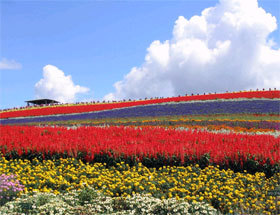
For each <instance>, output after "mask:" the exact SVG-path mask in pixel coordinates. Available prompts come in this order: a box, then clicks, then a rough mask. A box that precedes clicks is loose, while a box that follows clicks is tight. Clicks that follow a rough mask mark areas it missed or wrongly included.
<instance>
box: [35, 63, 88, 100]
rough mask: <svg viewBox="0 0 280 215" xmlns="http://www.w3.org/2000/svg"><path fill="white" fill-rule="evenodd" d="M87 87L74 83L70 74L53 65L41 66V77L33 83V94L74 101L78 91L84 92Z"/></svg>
mask: <svg viewBox="0 0 280 215" xmlns="http://www.w3.org/2000/svg"><path fill="white" fill-rule="evenodd" d="M88 91H89V89H88V88H86V87H81V86H79V85H75V84H74V83H73V81H72V77H71V75H68V76H65V74H64V72H63V71H62V70H60V69H58V68H57V67H55V66H53V65H46V66H45V67H44V68H43V78H42V79H41V80H40V81H38V82H37V83H36V84H35V96H36V98H37V99H39V98H47V99H54V100H57V101H59V102H62V103H65V102H74V101H75V98H76V95H77V94H78V93H86V92H88Z"/></svg>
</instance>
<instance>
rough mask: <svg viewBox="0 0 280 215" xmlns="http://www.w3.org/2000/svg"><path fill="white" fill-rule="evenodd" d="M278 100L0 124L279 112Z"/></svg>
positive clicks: (144, 108)
mask: <svg viewBox="0 0 280 215" xmlns="http://www.w3.org/2000/svg"><path fill="white" fill-rule="evenodd" d="M279 106H280V100H242V101H205V102H192V103H188V102H186V103H184V102H183V103H175V104H174V103H168V104H156V105H145V106H135V107H127V108H121V109H113V110H104V111H99V112H91V113H80V114H68V115H58V116H40V117H26V118H17V119H0V123H1V124H3V125H4V124H26V123H39V122H40V123H42V122H43V123H46V122H50V121H69V120H97V119H107V118H128V117H161V116H181V115H201V114H205V115H210V114H239V113H250V114H279Z"/></svg>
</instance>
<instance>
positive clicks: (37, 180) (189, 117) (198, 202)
mask: <svg viewBox="0 0 280 215" xmlns="http://www.w3.org/2000/svg"><path fill="white" fill-rule="evenodd" d="M279 107H280V91H276V90H275V91H255V92H240V93H225V94H209V95H196V96H182V97H174V98H158V99H152V100H151V99H150V100H140V101H127V102H125V101H123V102H114V103H102V104H100V103H95V104H93V103H90V104H72V105H71V104H68V105H58V106H44V107H26V108H22V109H17V110H3V111H1V113H0V115H1V117H0V118H1V119H0V132H1V138H0V153H1V156H0V176H1V177H0V214H48V213H49V214H279V213H280V118H279V114H280V113H279Z"/></svg>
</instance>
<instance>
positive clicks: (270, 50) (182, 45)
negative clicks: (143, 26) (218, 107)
mask: <svg viewBox="0 0 280 215" xmlns="http://www.w3.org/2000/svg"><path fill="white" fill-rule="evenodd" d="M276 28H277V20H276V18H275V17H274V16H272V15H271V14H270V13H267V12H266V11H265V10H264V9H263V8H261V7H259V6H258V2H257V0H246V1H244V0H220V2H219V3H218V4H217V5H216V6H213V7H210V8H206V9H205V10H203V11H202V12H201V14H200V15H195V16H193V17H191V18H190V19H189V20H188V19H186V18H185V17H183V16H180V17H178V19H177V20H176V22H175V25H174V28H173V36H172V38H171V39H170V40H166V41H164V42H161V41H154V42H152V43H151V45H150V47H149V48H148V49H147V54H146V57H145V61H144V63H143V64H142V65H141V67H134V68H132V69H131V71H130V72H129V73H128V74H127V75H126V76H125V77H124V79H123V80H121V81H119V82H116V83H115V84H114V87H115V92H113V93H110V94H108V95H106V96H105V97H104V99H106V100H112V99H123V98H132V99H134V98H143V97H155V96H165V97H166V96H174V95H184V94H185V93H203V92H205V93H207V92H215V91H216V92H225V91H227V90H229V91H236V90H243V89H244V90H246V89H250V88H253V89H256V88H273V87H277V86H278V87H279V86H280V74H279V73H280V60H279V59H280V49H278V50H277V49H274V47H273V44H274V41H271V40H270V41H268V36H269V34H270V33H271V32H273V31H275V30H276Z"/></svg>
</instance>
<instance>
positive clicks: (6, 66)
mask: <svg viewBox="0 0 280 215" xmlns="http://www.w3.org/2000/svg"><path fill="white" fill-rule="evenodd" d="M21 67H22V66H21V64H20V63H18V62H16V61H15V60H8V59H6V58H2V59H1V61H0V70H16V69H21Z"/></svg>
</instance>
